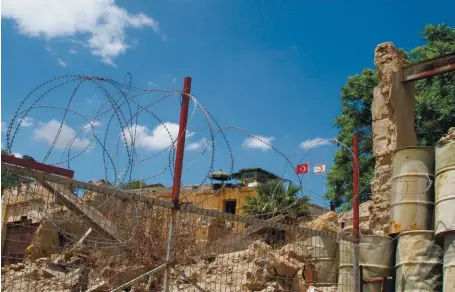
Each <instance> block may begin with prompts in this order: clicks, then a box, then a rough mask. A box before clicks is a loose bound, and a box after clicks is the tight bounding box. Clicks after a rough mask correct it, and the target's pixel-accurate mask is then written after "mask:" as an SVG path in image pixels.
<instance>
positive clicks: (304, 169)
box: [295, 163, 309, 174]
mask: <svg viewBox="0 0 455 292" xmlns="http://www.w3.org/2000/svg"><path fill="white" fill-rule="evenodd" d="M308 168H309V163H304V164H297V168H296V169H295V173H297V174H303V173H308Z"/></svg>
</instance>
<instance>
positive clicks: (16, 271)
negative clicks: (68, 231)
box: [2, 244, 107, 292]
mask: <svg viewBox="0 0 455 292" xmlns="http://www.w3.org/2000/svg"><path fill="white" fill-rule="evenodd" d="M92 264H93V259H92V257H91V255H90V251H89V249H87V248H86V247H85V246H84V245H81V244H76V245H74V246H73V247H72V248H70V249H68V250H66V251H65V253H63V254H61V255H52V256H50V257H43V258H39V259H37V260H35V261H26V262H25V263H17V264H13V265H9V266H5V267H2V291H19V292H21V291H24V292H25V291H68V292H74V291H91V292H94V291H104V290H105V289H106V288H107V286H106V283H105V282H102V281H100V280H99V279H96V278H94V277H91V278H89V273H90V272H91V269H90V267H91V265H92ZM103 289H104V290H103Z"/></svg>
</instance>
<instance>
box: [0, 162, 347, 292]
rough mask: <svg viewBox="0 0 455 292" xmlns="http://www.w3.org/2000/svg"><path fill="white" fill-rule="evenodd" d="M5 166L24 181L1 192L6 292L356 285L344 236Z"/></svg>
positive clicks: (287, 220)
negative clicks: (177, 205)
mask: <svg viewBox="0 0 455 292" xmlns="http://www.w3.org/2000/svg"><path fill="white" fill-rule="evenodd" d="M4 173H8V174H14V175H17V176H18V177H20V179H21V181H23V183H22V184H21V185H20V186H19V187H17V188H12V189H9V190H5V191H4V192H3V194H2V205H3V206H2V210H3V217H2V225H3V226H2V288H3V290H4V291H165V290H166V289H167V290H168V291H352V287H351V285H352V283H351V282H352V280H351V279H352V254H353V249H352V244H350V238H349V237H348V236H346V237H345V238H340V234H339V233H336V232H329V231H321V230H316V229H311V228H308V227H307V223H306V222H302V221H299V220H297V218H293V217H291V216H288V215H284V214H276V216H272V217H271V218H269V219H267V220H263V219H257V218H253V217H242V216H238V215H234V214H230V213H224V212H219V211H218V210H214V209H204V208H200V207H196V206H193V205H191V204H188V203H187V204H182V205H181V206H180V207H179V209H173V205H172V204H171V202H168V201H166V200H158V199H156V198H152V197H147V196H144V195H140V194H137V193H134V192H127V191H123V190H120V189H118V188H114V187H112V186H110V185H108V184H105V183H104V184H103V183H97V184H95V183H93V182H90V183H85V182H79V181H76V180H72V179H69V178H65V177H62V176H58V175H53V174H48V173H44V172H41V171H37V170H32V169H28V168H24V167H18V166H14V165H11V164H7V163H2V175H3V174H4ZM172 218H173V220H174V221H173V222H172V223H171V219H172ZM171 224H172V228H169V227H170V225H171ZM330 224H334V225H335V226H330V230H334V229H336V228H337V227H336V222H335V223H333V222H332V223H330ZM318 229H323V228H318ZM169 230H171V231H169ZM169 232H171V234H169Z"/></svg>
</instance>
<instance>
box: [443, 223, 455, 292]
mask: <svg viewBox="0 0 455 292" xmlns="http://www.w3.org/2000/svg"><path fill="white" fill-rule="evenodd" d="M443 275H444V277H443V278H444V283H443V290H442V291H444V292H449V291H455V231H451V232H448V233H447V234H445V235H444V266H443Z"/></svg>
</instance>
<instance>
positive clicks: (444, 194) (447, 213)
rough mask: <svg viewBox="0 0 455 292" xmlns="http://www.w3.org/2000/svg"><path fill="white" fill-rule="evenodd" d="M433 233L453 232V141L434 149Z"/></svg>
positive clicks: (454, 172)
mask: <svg viewBox="0 0 455 292" xmlns="http://www.w3.org/2000/svg"><path fill="white" fill-rule="evenodd" d="M435 160H436V162H435V165H436V178H435V233H436V235H439V234H441V233H444V232H448V231H454V230H455V211H454V210H455V140H449V141H448V142H439V143H438V144H437V145H436V149H435Z"/></svg>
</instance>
